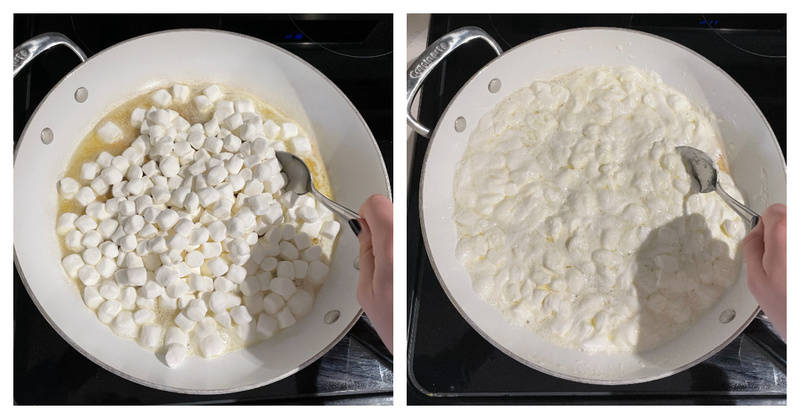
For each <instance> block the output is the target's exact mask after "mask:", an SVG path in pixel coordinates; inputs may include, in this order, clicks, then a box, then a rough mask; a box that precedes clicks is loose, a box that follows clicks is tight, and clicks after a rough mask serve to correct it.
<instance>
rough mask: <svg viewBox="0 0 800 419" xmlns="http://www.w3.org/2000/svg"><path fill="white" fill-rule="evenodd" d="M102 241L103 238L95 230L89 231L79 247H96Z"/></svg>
mask: <svg viewBox="0 0 800 419" xmlns="http://www.w3.org/2000/svg"><path fill="white" fill-rule="evenodd" d="M102 239H103V237H102V236H101V235H100V233H98V232H97V231H96V230H89V231H87V232H86V234H84V235H83V238H82V239H81V245H83V246H84V247H97V246H99V245H100V241H101V240H102Z"/></svg>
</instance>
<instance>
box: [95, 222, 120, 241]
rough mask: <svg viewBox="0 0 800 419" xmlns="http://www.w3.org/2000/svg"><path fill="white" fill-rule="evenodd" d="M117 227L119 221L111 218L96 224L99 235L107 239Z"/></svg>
mask: <svg viewBox="0 0 800 419" xmlns="http://www.w3.org/2000/svg"><path fill="white" fill-rule="evenodd" d="M117 227H119V221H117V220H115V219H113V218H108V219H105V220H103V221H101V222H100V224H99V225H98V226H97V232H98V233H100V237H102V238H103V239H108V238H109V237H111V235H112V234H114V232H115V231H116V230H117Z"/></svg>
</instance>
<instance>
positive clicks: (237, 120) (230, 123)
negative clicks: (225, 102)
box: [224, 112, 244, 131]
mask: <svg viewBox="0 0 800 419" xmlns="http://www.w3.org/2000/svg"><path fill="white" fill-rule="evenodd" d="M224 124H225V128H227V129H229V130H231V131H233V130H235V129H237V128H239V127H241V126H242V124H244V120H243V119H242V114H241V113H238V112H236V113H234V114H232V115H231V116H229V117H227V118H225V121H224Z"/></svg>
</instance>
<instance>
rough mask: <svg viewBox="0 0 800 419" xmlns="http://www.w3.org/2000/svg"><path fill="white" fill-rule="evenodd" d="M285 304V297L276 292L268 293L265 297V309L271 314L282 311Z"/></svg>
mask: <svg viewBox="0 0 800 419" xmlns="http://www.w3.org/2000/svg"><path fill="white" fill-rule="evenodd" d="M283 305H284V299H283V298H282V297H281V296H280V295H278V294H275V293H270V294H267V295H266V296H265V297H264V311H265V312H267V313H269V314H276V313H277V312H279V311H281V309H282V308H283Z"/></svg>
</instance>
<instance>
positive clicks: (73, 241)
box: [64, 230, 83, 257]
mask: <svg viewBox="0 0 800 419" xmlns="http://www.w3.org/2000/svg"><path fill="white" fill-rule="evenodd" d="M81 241H83V233H81V232H80V231H79V230H72V231H70V232H69V233H67V235H66V236H64V244H66V245H67V248H68V249H69V250H72V251H73V252H79V251H81V250H83V244H81ZM78 257H80V256H78Z"/></svg>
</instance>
